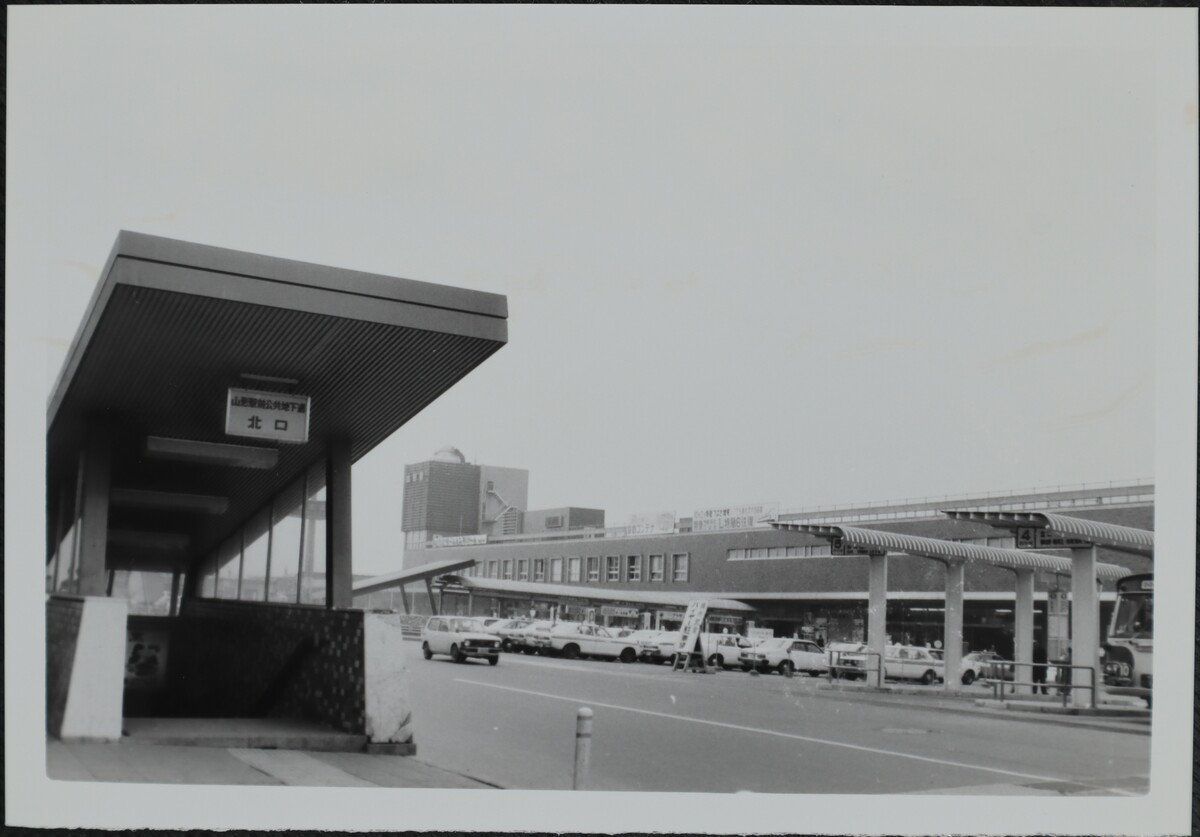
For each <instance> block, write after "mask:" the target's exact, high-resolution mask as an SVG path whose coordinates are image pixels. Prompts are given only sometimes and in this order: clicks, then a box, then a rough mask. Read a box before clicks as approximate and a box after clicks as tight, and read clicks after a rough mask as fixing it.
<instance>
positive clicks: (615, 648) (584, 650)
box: [533, 622, 638, 663]
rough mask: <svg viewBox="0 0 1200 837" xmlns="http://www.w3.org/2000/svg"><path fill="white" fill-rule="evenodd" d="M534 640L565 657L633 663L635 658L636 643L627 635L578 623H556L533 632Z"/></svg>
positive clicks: (547, 649) (552, 652) (542, 647)
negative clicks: (619, 635)
mask: <svg viewBox="0 0 1200 837" xmlns="http://www.w3.org/2000/svg"><path fill="white" fill-rule="evenodd" d="M533 642H534V643H535V644H536V645H537V647H538V649H539V651H541V652H542V653H546V654H558V655H561V656H563V657H566V658H567V659H568V660H574V659H578V658H579V657H605V658H608V659H615V660H620V661H621V662H623V663H632V662H634V661H635V660H636V659H637V657H638V651H637V645H636V644H635V643H634V642H631V641H630V640H629V638H628V637H618V636H616V634H614V633H613V632H611V631H609V630H608V628H602V627H600V626H599V625H592V624H586V623H580V622H559V623H558V624H557V625H555V626H554V627H553V628H550V629H549V630H546V631H538V632H536V633H535V634H534V636H533Z"/></svg>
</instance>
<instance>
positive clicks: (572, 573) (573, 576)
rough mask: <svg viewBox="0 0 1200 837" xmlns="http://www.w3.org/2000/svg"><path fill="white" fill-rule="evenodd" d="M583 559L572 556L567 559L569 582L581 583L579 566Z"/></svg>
mask: <svg viewBox="0 0 1200 837" xmlns="http://www.w3.org/2000/svg"><path fill="white" fill-rule="evenodd" d="M581 563H582V559H581V558H580V557H579V556H578V555H575V556H572V557H570V558H568V559H567V581H574V582H577V581H579V580H580V579H579V566H580V564H581Z"/></svg>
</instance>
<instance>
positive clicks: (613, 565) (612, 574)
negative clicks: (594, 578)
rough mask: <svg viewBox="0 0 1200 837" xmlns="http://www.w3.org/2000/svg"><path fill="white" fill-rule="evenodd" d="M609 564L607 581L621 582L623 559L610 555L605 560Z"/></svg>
mask: <svg viewBox="0 0 1200 837" xmlns="http://www.w3.org/2000/svg"><path fill="white" fill-rule="evenodd" d="M604 561H605V563H606V564H607V570H606V576H605V579H606V580H607V581H620V580H621V557H620V556H619V555H609V556H608V557H607V558H605V559H604Z"/></svg>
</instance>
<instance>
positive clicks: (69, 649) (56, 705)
mask: <svg viewBox="0 0 1200 837" xmlns="http://www.w3.org/2000/svg"><path fill="white" fill-rule="evenodd" d="M82 619H83V599H82V598H76V597H73V596H71V597H68V596H48V597H47V598H46V729H47V731H48V732H49V733H50V734H51V735H58V732H59V730H60V729H61V728H62V720H63V713H64V712H65V711H66V709H67V692H69V691H70V687H71V666H72V665H73V664H74V662H75V645H76V641H77V640H78V638H79V623H80V621H81V620H82Z"/></svg>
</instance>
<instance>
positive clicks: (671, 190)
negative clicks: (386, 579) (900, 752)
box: [5, 5, 1197, 833]
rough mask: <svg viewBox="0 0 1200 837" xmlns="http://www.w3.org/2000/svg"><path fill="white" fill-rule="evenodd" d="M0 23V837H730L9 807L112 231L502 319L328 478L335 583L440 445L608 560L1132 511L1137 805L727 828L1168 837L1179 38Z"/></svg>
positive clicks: (390, 565) (813, 813) (623, 810)
mask: <svg viewBox="0 0 1200 837" xmlns="http://www.w3.org/2000/svg"><path fill="white" fill-rule="evenodd" d="M7 16H8V30H7V44H6V46H7V49H8V54H7V60H8V65H7V71H8V76H7V79H6V82H7V86H6V94H7V100H6V118H7V124H6V131H7V133H6V140H7V166H6V177H7V181H6V199H7V202H6V207H5V212H6V216H5V217H6V256H5V258H6V287H5V290H6V305H7V307H6V322H5V350H6V352H5V353H6V365H5V369H6V378H5V384H6V400H5V420H6V425H5V427H6V458H5V474H6V482H5V486H6V497H5V524H6V528H5V547H6V560H5V583H6V588H5V589H6V592H7V593H8V595H7V596H6V607H5V624H6V633H5V638H6V644H5V652H6V653H5V665H6V675H7V676H6V679H5V683H6V694H5V712H6V734H7V739H6V744H8V745H9V746H7V747H6V753H7V756H8V759H7V762H6V765H5V780H6V788H7V789H8V791H9V793H8V797H7V799H8V801H9V806H8V810H7V811H6V817H8V818H9V821H18V818H19V822H21V823H22V824H23V823H26V822H39V823H41V822H45V823H47V824H52V825H60V824H63V823H62V822H61V821H62V820H63V819H64V818H67V819H70V818H72V817H74V818H75V820H72V822H76V823H77V824H83V825H95V824H113V825H151V826H154V825H159V826H161V825H167V826H170V825H181V824H182V825H187V826H191V827H204V826H206V825H217V826H220V825H237V826H241V827H275V828H279V827H289V826H290V827H302V828H347V827H355V826H357V827H371V828H395V827H396V822H397V821H398V820H397V819H396V818H397V816H400V817H402V820H403V823H404V825H403V827H405V828H411V829H414V830H436V829H445V828H448V827H454V826H462V827H467V828H482V829H489V828H495V827H497V822H498V820H497V816H499V815H502V816H503V819H502V820H500V822H503V823H506V824H509V825H510V826H511V827H518V828H525V829H530V828H532V829H542V830H544V829H547V828H549V829H551V830H559V829H571V828H575V829H578V828H580V827H585V828H587V829H588V830H617V831H628V830H635V831H645V830H655V829H656V828H657V829H660V830H669V829H682V830H688V831H707V830H723V831H732V832H736V831H739V830H744V829H745V828H746V822H747V820H746V818H745V805H746V803H745V800H744V799H742V798H737V799H735V798H733V797H729V798H728V799H726V798H724V797H723V796H707V797H704V798H702V800H701V801H702V804H699V805H689V806H686V810H682V809H680V808H679V806H678V805H677V803H676V800H674V799H667V798H665V797H654V796H653V795H651V796H649V797H647V796H646V795H644V794H641V795H639V794H628V795H626V794H622V795H619V796H618V797H613V796H612V795H609V794H601V795H595V798H592V797H591V796H589V795H586V794H585V795H582V796H581V797H578V798H576V797H572V799H571V800H570V805H569V806H567V805H563V804H559V805H557V806H556V805H554V804H552V802H553V800H552V799H550V797H552V796H554V795H541V797H540V798H539V799H538V804H536V805H522V804H514V805H509V806H505V810H503V811H501V812H499V814H498V813H497V811H496V809H495V808H494V807H493V806H483V805H481V806H474V805H460V806H453V810H450V809H448V806H444V805H435V804H432V803H430V804H428V805H424V804H421V802H420V801H419V800H417V798H416V797H415V796H412V795H406V793H405V792H404V791H396V792H387V793H382V792H381V793H379V794H374V795H363V794H357V793H355V794H351V792H350V791H349V790H348V791H345V792H344V793H342V795H340V796H339V793H340V792H339V791H337V790H332V789H305V790H303V791H302V792H298V793H297V794H283V793H281V794H279V795H278V796H279V798H278V799H275V796H274V795H272V797H271V798H270V799H268V798H267V797H266V796H253V795H250V796H247V795H241V794H237V793H234V791H235V790H242V789H226V790H225V792H224V793H221V792H220V790H219V789H213V788H211V787H206V788H204V789H203V794H202V795H198V794H196V793H195V792H194V789H189V788H186V787H174V788H167V787H156V788H154V789H153V791H152V792H151V793H150V796H147V791H146V789H145V788H144V787H141V786H128V785H127V786H121V785H112V786H110V787H106V788H105V789H104V790H105V792H104V793H99V792H90V789H92V788H94V786H90V785H81V786H80V787H78V788H65V787H64V786H63V785H62V783H56V786H55V787H53V788H51V787H49V783H47V782H46V780H45V776H44V771H42V770H41V769H40V768H41V756H40V755H38V754H39V753H41V752H43V750H44V736H43V733H42V732H41V729H42V727H41V725H40V724H35V723H31V722H30V721H31V719H35V718H40V717H41V716H42V713H43V712H44V703H45V697H44V694H43V689H42V685H41V684H42V683H43V682H44V678H43V676H42V668H41V666H42V661H43V660H44V656H43V649H42V645H41V643H40V642H33V643H30V642H28V637H29V636H41V632H40V626H41V624H42V621H41V620H42V609H41V603H42V597H41V591H42V586H41V585H42V584H43V577H42V567H41V566H40V562H39V561H34V560H30V558H31V557H32V556H40V555H41V554H42V550H43V540H44V536H45V530H44V528H43V527H42V525H41V524H42V521H41V516H42V511H43V500H42V498H43V496H44V492H43V488H42V483H41V480H42V479H43V470H42V464H43V463H42V459H41V455H42V451H43V449H44V444H45V405H46V401H47V397H48V395H49V391H50V388H51V385H52V383H53V381H54V378H55V376H56V375H57V374H58V371H59V369H60V368H61V365H62V362H63V359H64V355H65V352H66V349H67V347H68V344H69V342H70V340H71V338H72V336H73V335H74V333H75V331H76V328H77V326H78V323H79V321H80V318H81V316H82V315H83V312H84V309H85V307H86V304H87V301H88V299H89V297H90V294H91V293H92V290H93V289H94V288H95V286H96V283H97V281H98V279H99V273H100V269H101V267H102V265H103V263H104V260H105V258H106V256H107V255H108V253H109V252H110V250H111V248H112V245H113V241H114V239H115V237H116V235H117V232H118V230H121V229H128V230H135V231H139V232H144V233H150V234H155V235H163V236H169V237H174V238H179V239H183V240H187V241H195V242H200V243H204V244H212V245H217V246H222V247H229V248H235V249H241V250H247V251H251V252H256V253H263V254H267V255H272V256H280V257H285V258H291V259H300V260H305V261H311V262H317V263H322V264H328V265H333V266H338V267H345V268H353V269H358V270H365V271H373V272H378V273H384V274H390V275H395V276H403V277H408V278H411V279H418V280H423V281H429V282H439V283H445V284H450V285H458V286H463V287H468V288H474V289H478V290H483V291H491V292H495V293H501V294H504V295H506V296H507V298H508V302H509V309H510V320H509V335H510V340H509V343H508V345H507V346H506V347H505V348H503V349H502V350H501V351H500V352H498V353H497V354H496V355H495V356H494V357H492V358H491V359H489V360H488V361H487V362H486V363H484V364H483V365H482V366H481V367H480V368H479V369H477V370H475V371H474V372H473V373H472V374H470V375H469V376H468V377H467V378H465V379H464V380H463V381H461V382H460V383H459V384H457V385H456V386H455V387H454V388H453V389H452V390H451V391H450V392H448V393H447V394H446V395H444V396H443V397H442V398H441V399H439V400H438V401H437V402H436V403H435V404H433V405H432V406H431V407H430V408H429V409H427V410H426V411H425V412H424V413H423V414H422V415H420V416H419V417H417V418H416V419H415V420H413V421H412V422H411V423H410V424H409V425H407V426H406V427H404V428H401V430H400V431H399V432H397V433H396V434H395V436H394V437H393V438H392V439H390V440H389V441H388V442H386V443H385V444H383V445H381V446H380V447H379V448H377V449H376V450H375V451H374V452H372V454H371V455H370V456H368V457H367V458H366V459H365V460H364V461H362V462H360V463H359V464H358V465H357V466H356V468H355V474H354V476H355V481H356V483H355V491H354V498H355V504H356V508H355V516H356V517H355V529H354V547H355V565H356V566H355V569H356V571H358V572H372V573H375V572H385V571H388V570H393V569H396V568H397V567H398V566H399V563H400V543H401V531H400V515H399V513H398V511H399V508H400V504H401V497H402V486H403V481H402V474H403V466H404V464H405V463H409V462H417V461H421V460H424V459H427V458H429V457H430V455H431V454H433V453H434V451H436V450H437V449H439V448H441V447H443V446H446V445H454V446H457V447H459V448H460V449H462V450H463V451H464V452H465V453H466V454H467V456H468V457H470V458H471V459H472V460H474V461H477V462H480V463H486V464H493V465H502V466H510V467H520V468H527V469H528V470H529V471H530V495H529V502H530V504H531V506H532V507H535V508H537V507H548V506H557V505H582V506H594V507H601V508H604V509H606V510H607V512H608V519H609V522H610V523H612V524H619V523H621V522H623V521H624V520H625V519H626V518H627V517H628V516H629V515H630V514H632V513H637V512H657V511H673V512H675V513H677V514H679V515H687V514H690V513H691V512H692V511H693V509H695V508H697V507H703V506H709V505H718V504H725V503H729V504H747V503H755V502H778V503H780V504H781V505H782V506H783V507H784V508H793V507H800V506H810V505H816V504H831V503H846V502H854V501H869V500H885V499H893V498H902V497H913V496H926V495H944V494H954V493H960V492H977V491H1004V490H1009V489H1019V488H1026V487H1031V486H1049V485H1060V484H1071V483H1080V482H1092V481H1105V482H1107V481H1109V480H1129V479H1155V480H1156V481H1157V483H1158V485H1159V494H1158V497H1157V501H1156V515H1158V519H1157V520H1156V529H1157V531H1156V537H1158V539H1159V541H1158V543H1159V547H1160V548H1161V549H1162V550H1164V551H1165V553H1166V554H1168V555H1171V556H1172V559H1171V560H1170V561H1166V562H1163V563H1162V564H1161V565H1160V566H1159V568H1158V574H1159V575H1160V577H1161V579H1162V582H1161V583H1160V589H1163V590H1169V591H1171V594H1170V595H1168V596H1164V597H1162V601H1161V605H1160V607H1159V608H1156V609H1158V610H1159V616H1160V619H1159V623H1160V625H1159V626H1160V628H1162V630H1161V631H1160V633H1161V634H1162V635H1163V636H1164V637H1165V638H1166V640H1167V641H1168V642H1169V641H1171V640H1172V639H1174V640H1175V641H1176V644H1177V645H1179V646H1180V647H1179V648H1177V649H1175V652H1174V654H1169V655H1166V658H1168V659H1174V660H1177V661H1183V662H1182V663H1181V664H1178V665H1172V666H1169V667H1163V668H1162V669H1161V671H1160V672H1159V673H1158V675H1160V676H1156V695H1155V726H1156V729H1157V732H1156V737H1155V746H1154V753H1153V760H1154V761H1153V765H1154V766H1153V780H1152V785H1151V788H1152V791H1151V794H1150V795H1149V796H1146V797H1139V798H1137V799H1129V800H1109V801H1108V802H1112V803H1114V804H1112V805H1109V804H1100V803H1098V802H1097V801H1096V800H1092V799H1074V800H1069V799H1063V800H1058V802H1059V803H1061V804H1056V805H1053V806H1050V805H1025V806H1012V805H1009V804H1008V803H1007V802H1003V803H1001V802H1000V801H999V800H998V799H996V800H989V799H987V798H980V797H976V798H971V799H964V800H963V802H964V803H966V804H963V805H957V806H955V805H953V804H951V803H950V801H948V800H941V801H939V802H938V804H937V805H930V804H929V803H928V802H927V801H925V800H924V799H923V798H916V799H908V798H904V797H892V798H890V799H889V800H888V802H887V805H886V806H883V807H881V806H874V807H869V806H860V808H862V811H863V812H865V813H863V814H862V815H861V816H860V812H859V810H857V809H856V810H855V811H852V812H850V813H851V814H852V815H853V816H852V817H851V819H849V820H847V819H846V816H847V812H846V809H845V806H844V804H843V802H842V801H840V800H833V799H825V800H822V799H821V798H819V797H814V798H812V799H806V800H803V808H798V807H797V804H796V800H795V799H794V798H790V797H787V796H783V795H778V796H777V795H770V794H768V795H763V796H762V797H761V798H756V799H755V800H754V809H755V817H754V825H753V827H754V828H760V829H763V830H777V831H790V830H794V828H795V824H796V822H797V819H796V816H797V814H796V812H797V811H798V810H803V811H804V813H805V816H804V822H805V828H806V829H811V830H819V829H821V828H832V829H844V828H846V827H852V828H854V829H855V830H862V831H863V832H864V833H866V832H867V831H871V830H874V831H878V832H882V833H897V830H898V829H909V830H913V833H918V832H921V833H934V832H943V831H944V832H946V833H952V832H959V831H963V830H968V831H969V830H970V829H971V828H972V827H975V828H978V823H979V822H981V821H984V822H1004V823H1005V828H1006V829H1013V830H1014V831H1016V830H1022V831H1028V832H1030V833H1045V832H1046V831H1055V830H1058V831H1063V832H1066V831H1073V830H1079V829H1081V828H1084V829H1086V828H1088V823H1092V826H1091V827H1093V828H1095V829H1096V831H1094V832H1093V833H1101V831H1111V832H1112V833H1116V832H1118V831H1119V832H1121V833H1168V832H1171V831H1172V828H1174V827H1175V826H1174V825H1164V824H1163V823H1164V822H1169V823H1176V822H1178V821H1179V820H1176V819H1166V818H1167V817H1168V815H1169V816H1171V817H1174V816H1175V815H1176V814H1177V813H1178V812H1180V811H1184V810H1185V809H1186V806H1187V800H1189V799H1190V795H1189V793H1188V791H1189V786H1188V784H1187V776H1189V775H1190V772H1189V769H1188V766H1189V765H1190V764H1191V761H1190V759H1189V758H1187V756H1188V749H1189V748H1188V746H1187V745H1188V739H1187V738H1186V736H1171V735H1167V736H1165V737H1162V736H1159V735H1158V732H1161V731H1162V730H1164V729H1166V730H1170V729H1184V728H1186V724H1187V723H1188V719H1189V718H1190V717H1191V709H1192V697H1193V692H1192V680H1191V670H1190V668H1189V666H1188V665H1187V663H1186V661H1188V660H1190V659H1191V657H1190V655H1189V654H1188V653H1187V652H1188V649H1189V648H1190V647H1191V645H1190V639H1191V636H1192V627H1193V616H1194V612H1193V607H1192V601H1191V591H1192V585H1191V583H1190V582H1191V580H1192V577H1193V575H1192V574H1193V572H1194V564H1192V563H1191V562H1190V561H1189V560H1188V557H1189V556H1192V555H1193V554H1194V553H1193V551H1192V547H1193V539H1192V536H1193V535H1194V522H1195V518H1194V512H1195V508H1194V489H1195V484H1194V476H1193V473H1192V465H1193V460H1194V459H1195V447H1194V445H1195V429H1196V428H1195V405H1196V390H1195V387H1196V369H1195V357H1196V345H1195V336H1196V230H1197V217H1196V215H1197V206H1196V197H1195V195H1196V181H1197V169H1196V157H1197V155H1196V132H1197V127H1196V123H1197V92H1196V75H1195V68H1196V40H1195V34H1196V21H1197V18H1196V12H1195V10H1193V9H1174V10H1162V9H1134V10H1130V9H1036V10H1030V9H980V8H976V9H949V8H940V9H908V8H903V9H897V8H848V9H847V8H829V7H822V8H779V7H774V8H749V9H747V8H738V7H719V8H707V7H706V8H682V7H651V8H643V7H630V6H625V7H606V8H595V7H570V8H562V7H554V8H550V7H538V8H531V7H501V8H496V7H486V8H481V7H470V8H464V7H445V6H441V7H419V8H413V7H399V6H388V7H384V6H376V5H370V6H355V7H346V6H335V7H329V6H323V7H311V6H305V7H287V8H284V7H261V6H257V7H234V6H219V7H215V6H208V7H195V6H170V7H163V6H158V7H154V6H151V7H146V6H139V7H130V6H119V7H114V6H104V7H97V6H86V7H80V6H66V7H62V6H40V7H38V6H25V7H12V8H9V9H8V10H7ZM314 408H315V409H318V410H319V409H320V405H319V404H318V405H314ZM1156 443H1157V448H1156ZM1168 483H1169V484H1170V489H1169V490H1164V488H1163V486H1164V485H1166V484H1168ZM1167 523H1175V524H1177V525H1176V526H1175V527H1174V528H1171V527H1167V526H1165V525H1164V524H1167ZM1181 523H1182V524H1183V525H1178V524H1181ZM14 556H15V558H16V560H9V559H12V558H13V557H14ZM13 591H15V592H13ZM1168 650H1169V649H1168V646H1167V645H1166V643H1164V645H1163V647H1162V648H1161V649H1160V651H1168ZM17 739H20V740H19V742H17ZM10 742H17V743H10ZM18 745H19V746H18ZM351 790H357V789H351ZM413 793H419V792H413ZM425 793H427V794H436V792H425ZM511 793H517V792H511ZM151 797H152V799H151ZM429 798H430V797H422V798H421V800H425V799H429ZM432 798H436V799H439V800H440V799H442V797H440V796H435V797H432ZM506 798H508V797H506ZM512 799H514V800H516V799H518V797H512ZM520 800H521V801H524V800H526V797H524V796H521V797H520ZM614 800H616V801H617V804H613V801H614ZM71 802H74V803H75V804H69V803H71ZM251 803H252V804H251ZM1118 803H1119V804H1118ZM1168 803H1174V804H1168ZM872 811H874V812H876V813H877V814H878V817H877V821H870V822H871V824H869V825H864V824H863V823H864V817H866V816H869V815H870V814H871V812H872ZM847 822H849V823H851V825H850V826H847V825H846V823H847ZM972 823H973V824H974V826H972ZM914 829H915V830H914Z"/></svg>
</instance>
